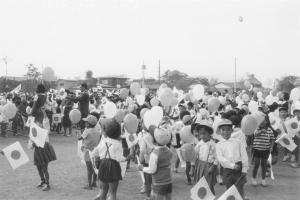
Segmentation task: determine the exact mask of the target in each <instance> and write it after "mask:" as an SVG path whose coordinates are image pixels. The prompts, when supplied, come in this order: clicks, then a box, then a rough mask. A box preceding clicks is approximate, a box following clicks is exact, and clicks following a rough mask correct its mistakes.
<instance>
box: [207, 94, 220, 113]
mask: <svg viewBox="0 0 300 200" xmlns="http://www.w3.org/2000/svg"><path fill="white" fill-rule="evenodd" d="M219 106H220V101H219V99H218V98H216V97H211V98H210V99H209V100H208V111H209V112H216V111H217V110H218V109H219Z"/></svg>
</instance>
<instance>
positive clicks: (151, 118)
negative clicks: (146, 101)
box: [143, 106, 163, 129]
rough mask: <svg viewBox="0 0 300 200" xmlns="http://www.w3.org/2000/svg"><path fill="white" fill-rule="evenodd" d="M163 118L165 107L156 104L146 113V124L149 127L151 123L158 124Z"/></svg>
mask: <svg viewBox="0 0 300 200" xmlns="http://www.w3.org/2000/svg"><path fill="white" fill-rule="evenodd" d="M162 118H163V109H162V108H161V107H159V106H154V107H153V108H152V109H151V110H148V111H146V113H145V114H144V118H143V119H144V125H145V126H146V128H147V129H148V128H149V127H150V126H151V125H154V126H156V127H157V126H158V125H159V123H160V122H161V120H162Z"/></svg>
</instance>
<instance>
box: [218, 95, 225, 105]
mask: <svg viewBox="0 0 300 200" xmlns="http://www.w3.org/2000/svg"><path fill="white" fill-rule="evenodd" d="M218 99H219V101H220V103H221V104H222V105H225V103H226V99H225V97H223V96H219V97H218Z"/></svg>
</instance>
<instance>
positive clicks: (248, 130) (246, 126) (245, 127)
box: [241, 115, 258, 135]
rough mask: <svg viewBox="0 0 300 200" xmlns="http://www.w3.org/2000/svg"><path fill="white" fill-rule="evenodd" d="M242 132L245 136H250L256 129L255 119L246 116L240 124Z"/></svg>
mask: <svg viewBox="0 0 300 200" xmlns="http://www.w3.org/2000/svg"><path fill="white" fill-rule="evenodd" d="M241 127H242V132H243V133H244V134H245V135H252V134H253V133H254V131H255V130H256V128H257V127H258V124H257V121H256V119H255V118H254V117H253V116H251V115H246V116H245V117H244V118H243V119H242V122H241Z"/></svg>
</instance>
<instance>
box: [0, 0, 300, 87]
mask: <svg viewBox="0 0 300 200" xmlns="http://www.w3.org/2000/svg"><path fill="white" fill-rule="evenodd" d="M239 16H242V17H243V21H242V22H240V21H239V20H238V19H239ZM0 26H1V28H0V57H4V56H7V57H8V75H10V76H22V75H24V74H25V71H26V70H25V65H26V64H28V63H33V64H36V65H37V66H38V67H40V69H42V66H44V67H45V66H51V67H52V68H53V69H54V70H55V73H56V74H57V76H58V77H61V78H74V77H76V76H81V77H84V73H85V71H86V70H88V69H90V70H92V71H93V72H94V74H95V76H102V75H110V74H126V75H127V76H128V77H131V78H137V77H140V76H141V74H142V72H141V65H142V63H143V62H144V63H145V64H146V66H147V70H146V76H147V77H155V78H157V76H158V60H159V59H160V60H161V70H162V71H165V70H167V69H178V70H180V71H184V72H186V73H188V74H190V75H203V76H209V77H216V78H219V79H220V80H232V81H233V78H234V57H235V56H236V57H237V73H238V76H239V77H241V76H243V75H244V74H245V73H246V72H251V73H254V74H255V75H256V76H257V77H258V78H259V79H260V80H262V81H263V82H264V83H268V84H270V83H271V82H272V80H273V78H275V77H281V76H283V75H286V74H294V75H298V76H300V2H299V1H298V2H297V0H285V1H284V0H257V1H256V0H251V1H250V0H48V1H46V0H26V1H25V0H24V1H22V0H1V1H0ZM4 66H5V65H4V63H3V62H1V63H0V75H4V74H5V67H4Z"/></svg>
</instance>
